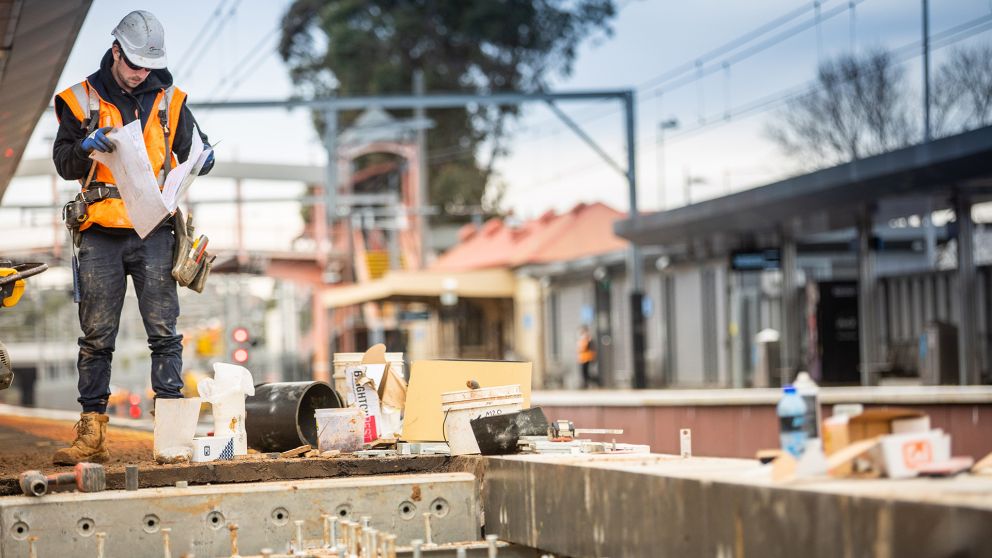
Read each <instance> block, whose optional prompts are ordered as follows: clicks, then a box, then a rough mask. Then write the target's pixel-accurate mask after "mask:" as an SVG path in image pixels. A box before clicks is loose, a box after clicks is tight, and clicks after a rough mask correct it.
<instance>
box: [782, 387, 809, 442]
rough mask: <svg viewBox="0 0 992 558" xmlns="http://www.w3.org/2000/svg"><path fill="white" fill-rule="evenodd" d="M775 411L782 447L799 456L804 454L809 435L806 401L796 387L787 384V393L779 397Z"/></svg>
mask: <svg viewBox="0 0 992 558" xmlns="http://www.w3.org/2000/svg"><path fill="white" fill-rule="evenodd" d="M775 411H776V412H777V413H778V424H779V439H780V440H781V442H782V449H783V450H784V451H787V452H789V453H791V454H792V456H793V457H796V458H798V457H799V456H801V455H802V454H803V449H805V447H806V438H807V437H808V436H809V434H808V433H807V431H806V428H805V422H806V403H805V402H803V398H802V397H800V396H799V394H797V393H796V388H794V387H792V386H785V394H784V395H783V396H782V399H779V401H778V406H776V407H775Z"/></svg>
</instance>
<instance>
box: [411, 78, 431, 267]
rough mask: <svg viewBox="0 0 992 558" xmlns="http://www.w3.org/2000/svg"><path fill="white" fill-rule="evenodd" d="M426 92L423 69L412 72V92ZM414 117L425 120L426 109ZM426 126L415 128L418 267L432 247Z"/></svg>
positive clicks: (420, 109)
mask: <svg viewBox="0 0 992 558" xmlns="http://www.w3.org/2000/svg"><path fill="white" fill-rule="evenodd" d="M426 92H427V87H426V85H425V84H424V71H423V70H415V71H414V72H413V94H414V95H417V96H420V97H422V96H423V95H424V93H426ZM413 115H414V118H416V119H417V120H418V121H419V122H424V121H426V120H427V111H425V110H424V108H423V107H418V108H416V109H414V111H413ZM427 165H428V162H427V128H424V127H423V126H420V127H418V128H417V197H418V199H417V204H416V207H417V214H416V215H415V216H414V217H413V218H414V220H415V221H414V222H416V223H417V227H418V230H419V231H420V268H421V269H426V268H427V262H428V260H429V259H430V254H431V251H432V250H433V249H434V246H433V243H432V241H431V227H430V223H428V216H427V206H429V205H430V192H431V189H430V183H429V182H428V180H429V177H430V173H429V170H430V169H428V168H427Z"/></svg>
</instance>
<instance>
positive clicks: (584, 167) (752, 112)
mask: <svg viewBox="0 0 992 558" xmlns="http://www.w3.org/2000/svg"><path fill="white" fill-rule="evenodd" d="M989 30H992V14H989V15H985V16H980V17H977V18H973V19H971V20H968V21H966V22H963V23H960V24H958V25H955V26H953V27H949V28H947V29H944V30H943V31H940V32H937V33H933V34H931V36H930V45H931V49H933V50H937V49H940V48H944V47H947V46H950V45H953V44H956V43H958V42H960V41H963V40H965V39H968V38H970V37H973V36H975V35H978V34H980V33H983V32H986V31H989ZM921 42H922V41H921V40H919V39H918V40H916V41H913V42H911V43H907V44H905V45H902V46H900V47H896V48H893V49H890V50H889V52H890V53H891V54H892V56H893V60H894V61H895V62H897V63H905V62H907V61H909V60H913V59H915V58H917V57H919V56H920V44H921ZM818 88H819V86H818V85H817V84H816V82H815V81H814V82H807V83H804V84H801V85H798V86H793V87H789V88H786V89H783V90H779V91H777V92H775V93H771V94H769V95H766V96H763V97H761V98H758V99H755V100H752V101H748V102H746V103H742V104H740V105H738V106H736V107H734V108H732V109H731V110H730V111H729V114H723V115H720V116H717V117H710V118H708V119H706V120H705V121H704V122H701V123H699V124H697V125H695V126H693V127H690V128H686V129H683V130H680V131H678V132H675V133H672V134H671V135H666V136H665V142H666V144H668V143H677V142H679V141H683V140H686V139H689V138H691V137H693V136H696V135H698V134H700V133H702V132H705V131H708V130H710V129H712V128H715V127H718V126H722V125H725V124H729V123H731V122H734V121H739V120H740V119H741V118H745V117H751V116H756V115H758V114H761V113H764V112H767V111H769V110H772V109H774V108H776V107H779V106H781V105H783V104H785V103H787V102H788V101H790V100H793V99H797V98H799V97H802V96H803V95H808V94H809V93H811V92H813V91H815V90H816V89H818ZM654 139H655V138H654V130H653V129H652V130H651V131H650V133H643V134H641V135H640V136H639V137H638V139H637V141H636V145H637V146H638V148H641V146H643V145H645V144H647V143H649V142H653V141H654ZM601 165H602V163H600V162H599V161H596V160H593V161H591V162H589V163H583V164H580V165H575V166H572V167H569V168H567V169H565V170H564V171H556V173H555V175H554V176H553V177H548V178H544V179H539V180H535V181H534V182H532V183H530V184H529V185H527V186H525V187H524V189H525V190H528V191H529V190H533V189H543V188H548V187H552V186H554V185H556V184H557V183H558V182H560V181H561V180H562V179H564V178H567V177H570V176H574V175H576V174H579V173H582V172H586V171H589V170H591V169H593V168H596V167H599V166H601Z"/></svg>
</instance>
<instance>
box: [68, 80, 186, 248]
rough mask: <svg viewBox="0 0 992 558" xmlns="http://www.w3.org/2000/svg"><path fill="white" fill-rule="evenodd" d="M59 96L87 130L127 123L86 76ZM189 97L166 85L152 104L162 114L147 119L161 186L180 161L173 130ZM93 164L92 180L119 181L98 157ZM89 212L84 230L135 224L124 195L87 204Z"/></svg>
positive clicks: (149, 145)
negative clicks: (174, 145) (166, 175)
mask: <svg viewBox="0 0 992 558" xmlns="http://www.w3.org/2000/svg"><path fill="white" fill-rule="evenodd" d="M57 97H58V98H60V99H62V101H63V102H64V103H65V104H66V106H67V107H69V109H70V110H71V111H72V114H73V116H75V117H76V118H77V119H78V120H79V122H80V123H82V125H83V127H84V128H87V130H88V132H87V133H89V132H92V131H93V130H96V129H97V128H102V127H104V126H113V127H120V126H123V125H124V119H123V118H121V113H120V110H118V109H117V107H116V106H115V105H114V104H113V103H109V102H107V101H105V100H103V99H102V98H101V97H100V94H99V93H97V91H96V89H95V88H94V87H93V86H91V85H90V84H89V82H88V81H86V80H83V81H82V82H81V83H77V84H76V85H73V86H72V87H70V88H68V89H66V90H65V91H62V92H61V93H59V94H58V95H57ZM185 100H186V93H184V92H183V91H181V90H180V89H179V88H178V87H176V86H170V87H169V88H167V89H162V90H161V91H159V93H158V96H157V97H156V98H155V102H154V103H153V105H152V106H155V107H158V118H153V117H151V116H149V118H148V121H147V122H146V123H145V129H144V138H145V148H146V149H147V150H148V160H149V161H150V162H151V164H152V172H153V173H155V176H157V177H158V184H159V188H161V187H162V184H163V183H164V182H165V174H166V173H167V172H168V170H169V169H172V168H174V167H175V166H176V164H177V160H176V156H175V155H174V154H173V153H172V145H173V143H174V141H175V135H174V134H172V133H171V132H170V131H171V130H172V128H173V127H174V126H175V124H176V123H177V122H179V114H180V112H181V111H182V108H183V102H184V101H185ZM58 116H59V115H58V114H57V113H56V115H55V117H56V118H58ZM93 119H96V120H93ZM166 146H168V147H166ZM167 153H168V154H169V160H168V168H165V167H166V154H167ZM93 165H95V167H96V168H95V169H90V175H91V176H92V178H91V180H92V182H102V183H104V184H110V185H114V184H117V181H116V180H114V175H113V174H112V173H111V172H110V169H108V168H107V167H106V165H103V164H101V163H97V162H96V161H94V162H93ZM80 183H81V184H82V185H83V188H82V190H83V191H84V192H85V191H86V190H87V186H88V185H89V184H88V183H89V179H81V180H80ZM87 213H88V214H89V218H88V219H87V220H86V221H85V222H84V223H83V224H82V225H80V227H79V230H80V231H84V230H86V229H88V228H89V227H90V225H93V224H97V225H100V226H102V227H109V228H120V229H131V228H134V227H133V225H132V224H131V220H130V219H128V217H127V211H126V210H125V209H124V200H122V199H120V198H106V199H102V200H100V201H98V202H95V203H92V204H90V205H89V207H88V208H87Z"/></svg>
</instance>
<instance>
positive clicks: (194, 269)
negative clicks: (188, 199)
mask: <svg viewBox="0 0 992 558" xmlns="http://www.w3.org/2000/svg"><path fill="white" fill-rule="evenodd" d="M172 220H173V230H174V231H175V235H176V247H175V249H174V252H173V255H172V278H173V279H175V280H176V282H177V283H179V285H180V286H183V287H189V288H190V289H192V290H193V291H196V292H198V293H202V292H203V287H204V285H206V284H207V276H209V275H210V259H211V257H210V254H208V253H206V252H204V253H203V254H202V255H201V256H200V258H199V262H197V261H196V260H197V258H196V253H195V252H194V251H193V249H192V248H193V230H194V227H193V217H192V216H190V217H189V219H183V214H182V211H180V210H178V209H177V210H176V213H175V215H173V216H172Z"/></svg>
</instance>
